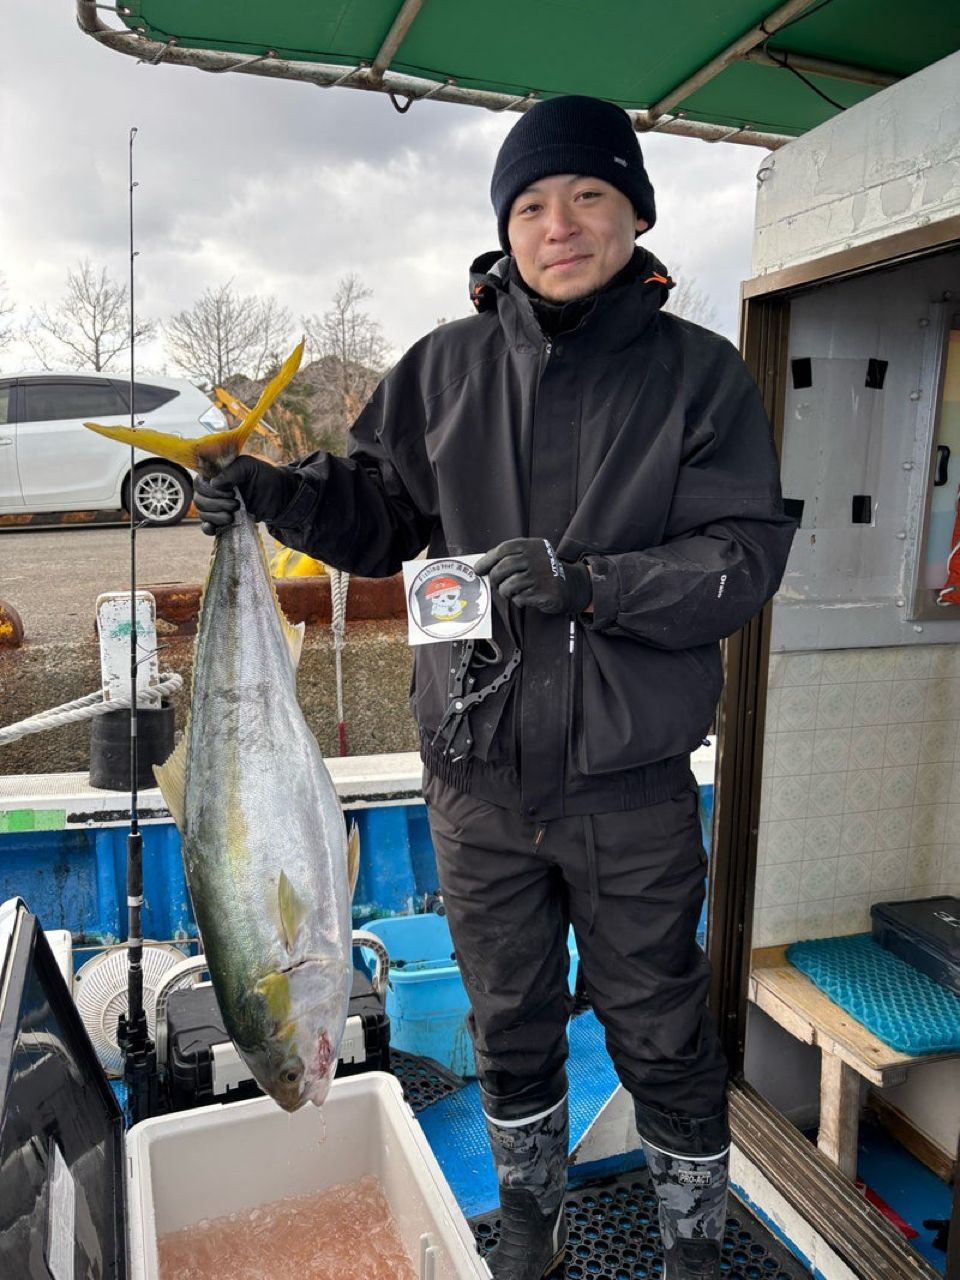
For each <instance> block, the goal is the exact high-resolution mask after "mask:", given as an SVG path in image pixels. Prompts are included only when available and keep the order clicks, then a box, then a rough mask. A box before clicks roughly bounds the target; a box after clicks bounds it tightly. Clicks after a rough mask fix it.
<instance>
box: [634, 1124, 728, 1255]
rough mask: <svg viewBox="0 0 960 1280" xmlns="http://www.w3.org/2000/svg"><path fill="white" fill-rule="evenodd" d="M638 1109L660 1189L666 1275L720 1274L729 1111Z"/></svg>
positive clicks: (649, 1161) (654, 1179)
mask: <svg viewBox="0 0 960 1280" xmlns="http://www.w3.org/2000/svg"><path fill="white" fill-rule="evenodd" d="M636 1112H637V1129H638V1130H639V1132H640V1140H641V1143H642V1144H643V1151H644V1155H645V1156H646V1158H647V1169H648V1170H649V1173H650V1179H651V1181H652V1183H653V1187H654V1190H655V1191H656V1193H657V1201H658V1207H659V1213H658V1216H659V1219H660V1238H661V1241H662V1244H663V1277H662V1280H720V1259H721V1250H722V1247H723V1232H724V1226H725V1224H726V1217H727V1178H728V1169H729V1160H730V1147H729V1134H728V1132H727V1128H726V1115H725V1114H721V1115H717V1116H710V1117H707V1119H706V1120H702V1121H701V1120H690V1119H686V1118H684V1117H679V1116H673V1117H667V1116H665V1115H663V1114H662V1113H656V1112H653V1111H652V1109H651V1108H649V1107H644V1106H642V1105H641V1104H640V1103H637V1104H636ZM671 1139H672V1141H671ZM721 1142H722V1143H723V1144H724V1146H723V1149H722V1150H720V1151H717V1150H716V1148H717V1146H718V1145H719V1144H720V1143H721ZM711 1146H712V1147H713V1152H712V1153H711V1151H710V1148H711ZM677 1147H679V1148H680V1150H679V1151H678V1150H677V1149H676V1148H677ZM698 1151H703V1152H705V1153H704V1154H699V1153H698Z"/></svg>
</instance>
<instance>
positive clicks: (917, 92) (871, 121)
mask: <svg viewBox="0 0 960 1280" xmlns="http://www.w3.org/2000/svg"><path fill="white" fill-rule="evenodd" d="M758 181H759V190H758V192H757V206H756V229H755V234H754V246H753V274H754V275H757V276H759V275H765V274H767V273H768V272H770V271H776V270H779V269H780V268H782V267H788V266H792V265H794V264H796V263H799V262H806V261H808V260H809V259H811V258H819V257H823V256H824V255H825V254H828V253H836V252H838V251H840V250H842V249H849V248H852V247H853V246H854V245H860V244H866V243H867V242H869V241H874V240H877V239H882V238H883V237H885V236H891V235H895V234H897V233H898V232H902V231H907V230H910V229H912V228H914V227H918V226H923V225H924V224H925V223H928V222H932V221H935V220H937V221H939V220H941V219H944V218H948V217H951V216H952V215H956V214H960V53H955V54H952V55H951V56H950V57H949V58H944V59H943V60H942V61H941V62H937V63H934V64H933V66H930V67H927V68H926V70H924V71H921V72H919V73H918V74H916V75H913V76H909V77H908V78H907V79H906V80H903V81H901V82H900V83H899V84H896V85H893V86H892V87H891V88H889V89H884V90H883V91H882V92H881V93H878V94H874V95H873V96H872V97H870V98H868V99H866V100H865V101H863V102H860V103H858V104H857V105H856V106H854V107H850V108H849V110H847V111H843V112H841V113H840V114H839V115H837V116H834V117H833V119H832V120H828V121H827V122H826V123H825V124H822V125H820V126H819V127H818V128H816V129H812V130H811V131H810V132H809V133H807V134H804V136H803V137H802V138H798V139H797V140H796V141H795V142H790V143H788V144H787V145H786V146H785V147H783V148H781V150H779V151H777V152H776V153H775V154H774V155H771V156H769V157H767V159H766V160H765V161H764V163H763V164H762V166H761V167H760V170H759V173H758Z"/></svg>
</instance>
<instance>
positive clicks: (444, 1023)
mask: <svg viewBox="0 0 960 1280" xmlns="http://www.w3.org/2000/svg"><path fill="white" fill-rule="evenodd" d="M364 928H365V929H367V931H368V932H369V933H373V934H376V936H377V937H378V938H379V939H380V940H381V942H382V943H383V945H384V946H385V947H386V948H387V951H388V952H389V953H390V985H389V987H388V988H387V1014H388V1016H389V1018H390V1043H391V1045H392V1046H393V1047H394V1048H395V1049H402V1050H404V1051H405V1052H406V1053H414V1054H417V1055H418V1056H420V1057H425V1058H433V1059H434V1060H435V1061H437V1062H439V1063H441V1064H442V1065H443V1066H445V1067H448V1068H449V1069H450V1070H451V1071H455V1072H456V1073H457V1075H459V1076H474V1075H476V1067H475V1065H474V1060H473V1044H472V1043H471V1040H470V1033H469V1031H468V1030H467V1014H468V1013H469V1011H470V1002H469V1001H468V1000H467V993H466V991H465V990H464V987H463V980H462V979H461V977H460V970H459V968H458V966H457V961H456V956H455V955H454V951H453V941H452V939H451V937H450V926H449V924H448V923H447V920H446V918H445V917H444V916H438V915H434V914H433V913H432V912H431V913H428V914H426V915H418V916H393V917H392V918H390V919H386V920H371V921H370V923H369V924H367V925H365V926H364ZM568 946H569V949H570V984H571V988H572V987H573V984H574V983H575V982H576V973H577V950H576V943H575V941H574V938H573V932H572V931H571V932H570V935H569V940H568Z"/></svg>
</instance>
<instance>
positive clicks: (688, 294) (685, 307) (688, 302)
mask: <svg viewBox="0 0 960 1280" xmlns="http://www.w3.org/2000/svg"><path fill="white" fill-rule="evenodd" d="M676 278H677V284H676V286H675V288H673V289H671V291H670V296H669V298H668V299H667V302H666V305H665V306H664V311H672V312H673V314H674V315H675V316H683V318H684V320H692V321H693V323H694V324H702V325H703V326H704V328H706V329H715V328H716V327H717V324H718V323H719V320H718V317H717V313H716V311H715V310H714V306H713V301H712V300H711V298H710V295H709V294H708V293H707V292H706V291H705V290H703V289H701V288H700V286H699V285H698V284H697V281H696V278H695V277H694V276H687V275H684V274H683V273H682V272H678V274H677V277H676Z"/></svg>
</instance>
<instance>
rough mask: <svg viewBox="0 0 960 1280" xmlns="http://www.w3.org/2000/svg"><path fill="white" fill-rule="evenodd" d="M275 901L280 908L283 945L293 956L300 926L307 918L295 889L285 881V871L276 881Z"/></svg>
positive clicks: (303, 905)
mask: <svg viewBox="0 0 960 1280" xmlns="http://www.w3.org/2000/svg"><path fill="white" fill-rule="evenodd" d="M277 901H278V903H279V907H280V929H281V931H282V934H283V945H284V946H285V947H286V949H287V952H288V953H289V954H290V955H293V952H294V947H295V946H296V942H297V934H298V933H299V932H300V926H301V925H302V924H303V922H304V920H305V919H306V918H307V906H306V903H305V902H304V901H303V899H302V898H301V897H300V896H299V895H298V894H297V891H296V889H294V887H293V885H292V884H291V883H290V881H289V880H288V879H287V873H286V872H285V871H281V872H280V879H279V880H278V881H277Z"/></svg>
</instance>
